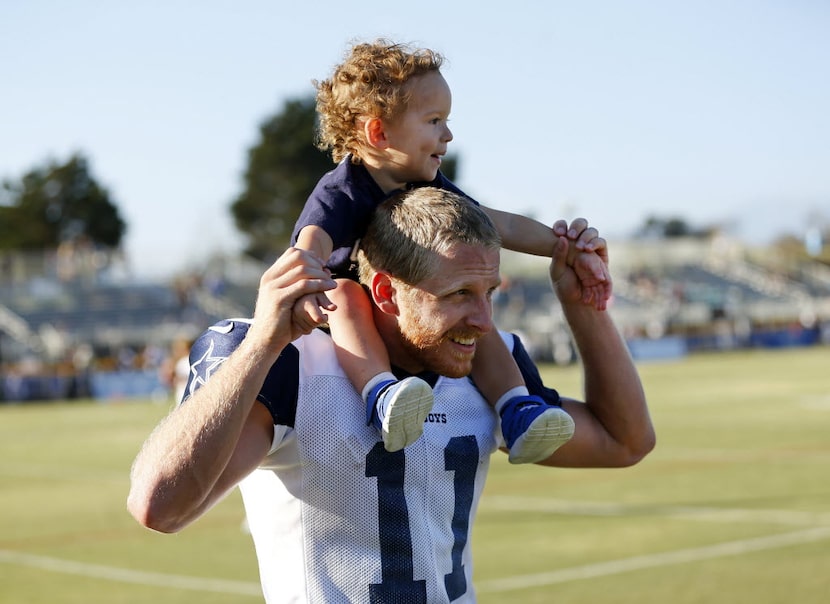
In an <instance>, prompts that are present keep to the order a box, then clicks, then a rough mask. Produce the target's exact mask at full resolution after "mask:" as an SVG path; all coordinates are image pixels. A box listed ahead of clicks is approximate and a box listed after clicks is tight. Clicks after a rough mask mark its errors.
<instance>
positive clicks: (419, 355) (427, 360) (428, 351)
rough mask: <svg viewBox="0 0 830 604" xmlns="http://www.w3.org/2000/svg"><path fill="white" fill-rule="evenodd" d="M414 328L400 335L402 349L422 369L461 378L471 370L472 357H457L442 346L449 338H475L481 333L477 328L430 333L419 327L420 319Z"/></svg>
mask: <svg viewBox="0 0 830 604" xmlns="http://www.w3.org/2000/svg"><path fill="white" fill-rule="evenodd" d="M416 323H417V324H416V325H415V326H414V328H410V329H409V330H407V333H406V334H403V335H402V337H401V343H402V345H403V348H404V350H405V351H406V352H407V354H408V355H409V356H410V358H412V359H413V360H416V361H418V363H419V364H421V365H422V366H423V367H424V369H426V370H428V371H432V372H435V373H437V374H439V375H444V376H446V377H450V378H462V377H465V376H467V375H469V374H470V371H471V370H472V357H469V358H463V359H459V358H457V357H455V356H453V355H451V354H449V353H447V351H446V350H444V349H443V348H442V345H443V344H444V343H445V342H447V341H450V340H462V341H466V340H471V339H472V340H475V341H478V340H479V339H480V338H481V336H482V335H483V334H482V333H481V332H480V331H479V330H469V329H465V330H454V331H451V332H448V333H444V334H440V335H432V334H431V333H430V331H429V330H426V329H423V328H421V325H420V321H417V322H416Z"/></svg>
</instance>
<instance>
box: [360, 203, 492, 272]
mask: <svg viewBox="0 0 830 604" xmlns="http://www.w3.org/2000/svg"><path fill="white" fill-rule="evenodd" d="M456 244H467V245H481V246H484V247H486V248H488V249H499V248H500V247H501V239H500V238H499V233H498V231H497V230H496V227H495V226H494V225H493V223H492V222H491V221H490V218H489V217H488V216H487V214H486V213H485V212H484V210H483V209H481V207H480V206H478V205H476V204H475V203H473V202H472V201H470V200H469V199H467V198H466V197H463V196H461V195H457V194H456V193H453V192H452V191H447V190H444V189H437V188H434V187H420V188H416V189H412V190H409V191H404V192H402V193H399V194H398V195H395V196H393V197H391V198H389V199H388V200H386V201H385V202H383V203H382V204H381V205H379V206H378V207H377V209H376V210H375V213H374V215H373V217H372V221H371V222H370V223H369V228H368V229H367V231H366V234H365V235H364V236H363V238H362V239H361V241H360V251H359V252H358V265H359V275H360V282H361V283H363V284H364V285H369V284H370V283H371V279H372V275H373V273H375V272H379V271H384V272H387V273H389V274H390V275H392V276H393V277H395V278H396V279H399V280H401V281H403V282H404V283H407V284H409V285H417V284H418V283H420V282H421V281H423V280H424V279H425V278H427V277H429V276H432V275H433V274H434V272H435V270H436V269H435V267H436V263H437V260H438V256H439V255H440V254H442V253H443V252H445V251H446V250H447V249H449V248H450V247H451V246H453V245H456Z"/></svg>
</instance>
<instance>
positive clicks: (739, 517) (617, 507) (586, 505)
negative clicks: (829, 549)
mask: <svg viewBox="0 0 830 604" xmlns="http://www.w3.org/2000/svg"><path fill="white" fill-rule="evenodd" d="M481 510H483V511H493V510H500V511H509V512H542V513H547V514H569V515H573V516H609V517H611V516H649V517H655V516H661V517H672V518H684V519H689V520H704V521H710V522H730V523H732V522H751V523H770V524H781V525H794V526H815V525H819V526H821V525H830V513H826V512H824V513H815V512H807V511H801V510H768V509H751V508H743V509H742V508H718V507H711V506H670V505H648V504H639V505H638V504H628V505H625V504H619V503H604V502H591V501H568V500H564V499H534V498H529V497H512V496H509V495H504V496H502V495H490V496H486V497H482V499H481Z"/></svg>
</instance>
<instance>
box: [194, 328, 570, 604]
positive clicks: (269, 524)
mask: <svg viewBox="0 0 830 604" xmlns="http://www.w3.org/2000/svg"><path fill="white" fill-rule="evenodd" d="M250 325H251V321H250V319H230V320H224V321H220V322H219V323H217V324H215V325H213V326H211V327H210V328H208V330H207V331H205V333H204V334H202V336H200V337H199V338H198V339H197V340H196V342H195V343H194V345H193V347H192V348H191V354H190V363H191V368H190V380H189V382H188V385H187V392H186V395H185V401H184V403H183V404H186V399H187V398H189V396H191V395H192V393H193V392H194V391H195V390H196V389H198V388H199V387H201V386H202V385H204V384H205V383H206V382H207V381H208V380H209V379H210V377H211V375H212V374H213V373H214V372H215V371H216V370H217V369H218V368H219V367H221V365H222V363H223V362H224V360H225V359H226V358H227V357H228V356H230V355H231V354H232V353H233V351H234V350H235V349H236V348H237V347H238V345H239V343H240V342H241V341H242V340H243V339H244V337H245V335H246V333H247V331H248V328H249V327H250ZM502 337H503V339H504V340H505V343H506V344H507V346H508V349H510V350H511V351H512V354H513V357H514V359H515V360H516V362H517V364H518V365H519V368H520V369H521V370H522V374H523V376H524V378H525V382H526V384H527V386H528V389H529V390H530V391H531V393H532V394H537V395H539V396H542V397H543V398H544V399H545V400H546V401H547V402H549V403H551V404H559V403H560V401H559V395H558V393H557V392H556V391H555V390H553V389H551V388H547V387H546V386H544V384H543V383H542V380H541V377H540V376H539V373H538V370H537V369H536V367H535V365H534V364H533V362H532V360H531V359H530V357H529V355H528V354H527V351H526V350H525V348H524V347H523V346H522V343H521V341H520V340H519V339H518V338H516V337H515V336H513V335H511V334H506V333H502ZM434 392H435V405H434V406H433V409H432V412H431V413H430V415H429V417H428V418H427V421H426V423H425V427H424V435H423V436H422V437H421V438H420V439H419V440H418V441H416V442H415V443H414V444H413V445H411V446H409V447H407V448H406V449H404V450H402V451H398V452H396V453H388V452H387V451H385V450H384V449H383V445H382V442H381V440H380V436H379V434H378V433H377V431H376V430H375V429H374V428H371V427H367V426H366V425H365V417H364V404H363V402H362V400H361V399H360V396H359V395H358V393H357V392H356V391H355V390H354V388H353V387H352V385H351V383H350V382H349V380H348V379H347V378H346V376H345V374H344V373H343V371H342V369H341V368H340V367H339V365H338V363H337V360H336V357H335V354H334V350H333V348H332V343H331V339H330V338H329V336H328V335H326V334H325V333H323V332H321V331H319V330H315V331H314V332H312V334H310V335H307V336H303V337H301V338H299V339H298V340H296V341H295V342H293V343H292V344H291V345H290V346H288V347H286V348H285V349H284V350H283V352H282V353H281V354H280V357H279V359H278V360H277V362H275V363H274V365H273V367H272V368H271V370H270V372H269V374H268V377H267V378H266V379H265V382H264V384H263V386H262V389H261V391H260V393H259V395H258V396H257V398H258V400H259V401H260V402H261V403H262V404H264V405H265V406H266V407H267V408H268V409H269V411H270V413H271V416H272V418H273V421H274V441H273V445H272V449H271V452H270V453H269V455H268V456H267V457H266V459H265V460H263V462H262V464H261V465H260V467H259V469H257V470H255V471H254V472H253V473H251V474H250V475H249V476H248V477H246V478H245V479H244V480H243V481H242V483H241V484H240V489H241V491H242V495H243V501H244V503H245V508H246V514H247V516H248V523H249V526H250V528H251V532H252V535H253V537H254V545H255V548H256V552H257V558H258V563H259V568H260V578H261V582H262V588H263V593H264V595H265V598H266V601H267V602H269V604H275V603H288V602H372V603H378V604H382V603H384V602H396V603H406V602H413V603H420V602H430V603H432V602H464V603H469V602H474V601H475V594H474V591H473V587H472V585H471V577H472V561H471V550H470V543H469V535H470V527H471V526H472V523H473V520H474V518H475V512H476V509H477V506H478V500H479V497H480V495H481V491H482V488H483V486H484V481H485V478H486V473H487V470H488V468H489V456H490V454H491V453H492V452H493V451H494V450H495V449H496V448H497V446H500V445H501V444H503V443H502V441H501V435H500V430H498V420H497V418H496V416H495V414H494V412H493V411H492V410H491V408H490V407H489V405H487V403H486V402H485V401H484V400H483V399H482V397H481V396H480V394H479V393H478V391H477V390H476V389H475V387H474V386H473V384H472V383H471V382H470V381H469V380H468V379H459V380H453V379H447V378H438V381H437V382H436V383H435V387H434Z"/></svg>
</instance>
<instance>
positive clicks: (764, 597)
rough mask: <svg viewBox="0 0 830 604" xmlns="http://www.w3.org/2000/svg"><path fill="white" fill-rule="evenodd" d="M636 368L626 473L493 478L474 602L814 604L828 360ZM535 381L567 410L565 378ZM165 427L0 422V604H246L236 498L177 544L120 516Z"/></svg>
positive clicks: (47, 411) (22, 411) (824, 578)
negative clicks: (652, 446) (632, 452)
mask: <svg viewBox="0 0 830 604" xmlns="http://www.w3.org/2000/svg"><path fill="white" fill-rule="evenodd" d="M640 368H641V372H642V375H643V380H644V382H645V386H646V392H647V394H648V397H649V402H650V405H651V408H652V414H653V418H654V422H655V425H656V427H657V433H658V446H657V449H656V450H655V451H654V453H652V455H650V456H649V457H648V458H647V459H646V460H645V461H643V462H642V463H641V464H640V465H638V466H636V467H634V468H628V469H622V470H547V469H542V468H536V467H520V466H510V465H509V464H507V462H506V456H503V455H498V456H497V458H496V459H495V460H494V464H493V469H492V472H491V476H490V480H489V483H488V486H487V492H486V493H485V496H484V499H483V501H482V504H481V508H480V512H479V517H478V523H477V525H476V527H475V531H474V538H473V546H474V549H475V556H476V573H475V574H476V585H477V587H478V593H479V601H480V602H483V603H495V602H505V601H509V602H528V603H542V602H544V603H550V602H556V603H557V604H573V603H592V604H594V603H631V604H634V603H637V604H648V603H655V604H656V603H661V604H662V603H665V602H672V604H685V603H692V602H695V603H697V602H706V603H713V602H714V603H728V604H736V603H753V604H771V603H782V604H783V603H787V604H789V603H796V602H797V603H799V604H812V603H815V604H819V603H824V602H828V601H830V577H828V568H830V480H829V479H830V349H828V348H826V347H824V348H810V349H789V350H784V351H757V352H741V353H723V354H713V355H704V356H693V357H690V358H688V359H685V360H682V361H678V362H663V363H645V364H642V365H641V367H640ZM545 376H546V381H547V382H548V383H549V384H551V385H553V386H555V387H556V388H557V389H559V390H560V392H562V393H565V394H570V395H578V393H579V392H580V391H581V386H580V374H579V372H578V370H577V369H576V368H566V369H561V368H553V367H550V368H546V370H545ZM166 411H167V408H166V407H165V406H164V405H158V404H152V403H144V402H124V403H108V404H95V403H72V404H42V405H21V406H8V405H7V406H0V603H2V604H6V603H9V604H12V603H13V604H36V603H47V602H48V603H51V604H64V603H70V602H77V603H83V604H89V603H90V602H96V603H97V602H106V603H108V604H115V603H135V604H138V603H142V604H143V603H147V602H153V603H154V604H168V603H185V602H187V603H190V602H199V603H200V604H211V603H219V602H222V603H231V604H233V603H240V604H242V603H249V602H258V601H261V596H260V594H259V586H258V580H257V570H256V563H255V558H254V554H253V550H252V546H251V543H250V538H249V536H248V535H246V534H244V533H243V532H242V531H241V530H240V524H241V521H242V519H243V512H242V506H241V500H240V498H239V495H238V493H236V492H235V493H233V494H232V496H231V497H230V498H229V499H227V500H226V501H224V502H223V503H221V504H220V505H219V506H218V507H217V508H215V509H214V510H212V511H211V512H210V513H209V514H208V515H207V516H205V517H204V518H202V519H201V520H199V521H198V522H197V523H196V524H195V525H194V526H192V527H190V528H189V529H187V530H185V531H184V532H182V533H181V534H178V535H174V536H170V535H157V534H154V533H151V532H149V531H147V530H145V529H142V528H140V527H139V526H138V524H136V523H135V522H134V521H133V520H132V518H131V517H130V516H129V515H128V514H127V512H126V510H125V507H124V500H125V497H126V494H127V489H128V471H129V465H130V463H131V461H132V458H133V457H134V455H135V453H136V451H137V450H138V447H139V445H140V443H141V442H142V441H143V439H144V438H145V436H146V435H147V434H148V433H149V431H150V430H151V428H152V427H153V426H154V425H155V424H156V422H157V421H158V420H159V419H160V418H161V417H162V416H163V415H164V414H165V413H166Z"/></svg>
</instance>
